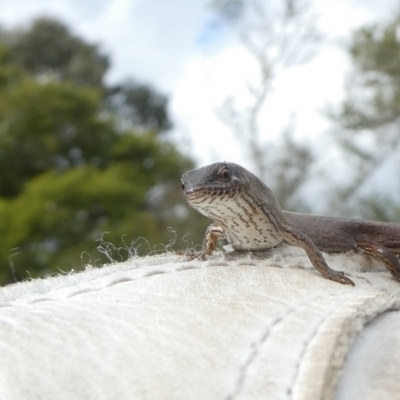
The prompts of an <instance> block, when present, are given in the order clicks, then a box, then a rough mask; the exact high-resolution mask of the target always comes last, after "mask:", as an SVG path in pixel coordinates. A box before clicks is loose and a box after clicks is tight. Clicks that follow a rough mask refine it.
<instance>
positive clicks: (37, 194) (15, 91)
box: [0, 18, 205, 284]
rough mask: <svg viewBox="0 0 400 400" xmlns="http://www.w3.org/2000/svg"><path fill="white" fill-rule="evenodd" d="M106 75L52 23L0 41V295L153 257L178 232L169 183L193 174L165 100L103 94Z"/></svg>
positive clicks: (128, 88) (177, 192)
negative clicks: (19, 283)
mask: <svg viewBox="0 0 400 400" xmlns="http://www.w3.org/2000/svg"><path fill="white" fill-rule="evenodd" d="M109 66H110V61H109V59H108V57H107V56H106V55H104V54H102V53H101V51H100V49H99V47H98V46H96V45H93V44H90V43H86V42H85V41H83V40H82V39H81V38H79V37H77V36H75V35H74V34H73V33H72V32H71V31H70V30H69V29H68V28H67V27H66V26H65V25H64V24H63V23H61V22H60V21H57V20H53V19H47V18H41V19H37V20H36V21H34V22H33V23H32V24H31V25H30V26H29V27H27V28H26V29H25V30H12V31H3V32H2V33H1V36H0V171H1V174H0V236H1V238H2V240H1V241H0V283H1V284H5V283H9V282H13V281H14V280H20V279H23V278H26V277H29V276H37V275H43V274H47V273H51V272H60V271H67V270H69V269H70V268H71V266H78V267H79V265H81V266H83V265H84V264H87V263H89V262H92V263H96V264H101V263H103V262H105V261H109V256H111V257H112V258H113V259H116V260H119V259H126V258H127V257H128V256H129V255H132V254H134V253H135V251H137V252H138V254H145V253H149V252H151V251H153V250H156V251H157V250H158V251H161V250H163V249H164V246H165V245H168V244H171V241H172V242H173V241H174V239H175V236H177V237H178V238H179V239H180V238H181V237H183V236H184V235H185V234H186V233H187V232H188V228H187V227H186V230H185V231H183V230H180V228H182V229H184V224H182V221H183V217H186V208H185V206H184V204H183V199H182V195H181V189H180V177H181V175H182V173H183V172H184V171H186V170H188V169H190V168H192V167H193V163H192V161H191V160H190V159H188V158H187V157H185V156H183V155H182V154H180V153H179V151H178V150H177V148H176V146H175V145H174V144H173V143H171V142H170V141H169V140H168V130H169V129H170V127H171V126H172V124H171V121H170V119H169V116H168V113H167V98H166V97H165V96H164V95H162V94H160V93H158V92H157V91H156V90H154V89H153V88H151V87H150V86H147V85H144V84H140V83H137V82H135V81H133V80H131V81H127V82H122V83H120V84H118V85H115V86H113V87H109V86H107V85H105V83H104V74H105V73H106V71H107V69H108V68H109ZM170 225H172V226H173V228H174V229H176V230H177V231H178V232H177V234H176V235H175V234H174V233H173V232H170V231H169V230H168V229H167V228H168V226H170ZM204 225H205V223H204V222H203V223H200V224H199V226H200V227H199V230H200V229H202V228H203V227H204ZM102 238H103V240H101V239H102ZM138 238H146V240H145V239H142V240H141V241H140V240H139V242H136V240H137V239H138ZM189 239H190V238H189ZM147 240H148V242H147ZM132 242H135V244H134V245H132ZM111 243H112V244H113V245H111ZM187 244H188V242H182V241H179V242H178V244H177V246H181V247H183V248H184V247H186V246H187ZM99 245H100V246H101V248H100V250H102V251H103V253H102V252H101V251H100V252H99V251H98V249H97V247H98V246H99ZM118 248H119V249H118ZM104 253H108V254H104ZM81 259H82V260H81Z"/></svg>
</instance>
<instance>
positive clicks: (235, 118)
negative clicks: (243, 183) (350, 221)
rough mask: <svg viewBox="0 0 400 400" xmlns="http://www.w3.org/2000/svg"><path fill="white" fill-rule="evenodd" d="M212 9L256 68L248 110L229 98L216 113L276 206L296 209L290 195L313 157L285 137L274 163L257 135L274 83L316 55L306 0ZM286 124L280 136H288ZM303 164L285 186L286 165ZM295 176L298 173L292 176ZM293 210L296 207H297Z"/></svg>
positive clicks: (219, 4) (220, 4) (227, 2)
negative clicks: (273, 196)
mask: <svg viewBox="0 0 400 400" xmlns="http://www.w3.org/2000/svg"><path fill="white" fill-rule="evenodd" d="M211 4H212V7H213V9H214V10H215V11H216V12H217V13H218V15H220V17H221V18H222V19H223V21H225V22H226V23H228V24H229V26H231V27H232V29H233V30H234V32H236V33H237V35H238V37H239V40H240V41H241V43H242V44H243V45H244V47H245V49H246V50H247V51H248V52H249V53H250V55H251V56H252V57H253V59H254V61H255V62H256V63H257V68H258V74H257V76H256V77H252V81H251V82H248V83H247V86H246V87H247V92H248V95H249V96H248V98H249V101H248V104H247V105H246V106H244V107H243V106H240V103H243V100H242V99H238V98H236V97H234V96H231V97H228V98H227V99H226V101H225V103H224V104H223V106H222V107H221V109H220V110H219V116H220V118H221V119H222V121H224V122H225V123H226V124H228V125H229V126H230V127H231V128H232V130H233V133H234V134H235V135H236V137H237V138H238V139H239V140H240V143H241V146H242V147H243V148H244V149H245V151H246V152H247V153H248V155H249V158H250V159H251V160H252V162H253V163H254V167H255V170H256V173H257V174H258V176H259V177H260V178H261V179H262V180H264V181H266V182H267V181H268V182H269V185H270V186H271V187H272V188H273V189H274V192H276V193H277V194H278V195H277V198H278V201H279V202H280V203H281V204H283V205H286V206H287V207H291V206H292V207H293V206H294V204H298V199H296V196H294V193H295V192H296V190H297V189H298V188H299V186H300V184H301V183H302V181H303V180H302V179H299V178H301V177H302V178H303V179H304V173H305V171H306V170H307V169H308V167H309V166H310V165H311V163H312V161H313V160H314V158H313V153H312V151H311V149H309V148H308V147H307V146H303V145H302V144H299V143H297V142H296V141H295V140H293V135H288V134H285V135H283V136H284V139H283V140H282V142H281V144H280V145H279V146H278V147H279V151H280V155H279V162H275V158H276V157H275V153H274V152H275V150H276V147H277V146H274V145H273V144H272V143H271V141H267V140H266V136H265V135H264V134H263V133H262V132H261V128H260V121H261V118H264V117H263V116H262V115H265V106H266V100H267V98H268V96H269V95H270V93H271V92H272V90H273V83H274V81H275V79H276V77H277V76H279V74H281V73H282V71H284V70H285V69H287V68H290V67H293V66H296V65H300V64H303V63H305V62H306V61H308V60H309V59H310V58H311V57H313V55H314V54H315V52H316V47H317V44H318V42H319V39H320V35H319V32H318V31H317V28H316V24H315V16H314V15H313V13H312V10H311V6H310V2H309V1H307V0H279V1H277V0H268V1H259V0H251V1H244V0H213V1H212V3H211ZM293 129H294V127H293V123H292V121H289V123H288V126H286V127H284V128H283V131H286V132H287V131H288V130H290V131H293ZM293 158H296V159H300V160H302V168H299V169H298V170H295V169H294V170H292V172H293V173H296V174H297V177H293V178H294V179H290V181H291V182H290V184H291V187H288V181H286V180H285V174H284V170H282V169H279V167H285V165H286V164H287V163H290V162H291V159H293ZM296 171H297V172H296ZM297 209H298V206H297Z"/></svg>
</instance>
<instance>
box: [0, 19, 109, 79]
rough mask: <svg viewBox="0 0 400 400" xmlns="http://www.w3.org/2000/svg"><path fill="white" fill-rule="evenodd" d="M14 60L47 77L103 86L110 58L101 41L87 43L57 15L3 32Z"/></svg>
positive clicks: (34, 72)
mask: <svg viewBox="0 0 400 400" xmlns="http://www.w3.org/2000/svg"><path fill="white" fill-rule="evenodd" d="M2 36H3V37H4V39H3V40H5V42H6V43H7V44H8V46H9V48H10V50H11V57H12V60H13V61H14V62H15V63H16V64H18V65H21V66H23V67H24V68H25V69H26V71H27V72H29V73H30V74H32V75H34V76H36V77H38V78H41V79H45V80H49V79H51V80H56V81H63V80H68V81H71V82H73V83H74V84H76V85H84V86H92V87H102V85H103V78H104V75H105V73H106V71H107V69H108V67H109V64H110V63H109V59H108V57H107V56H106V55H104V54H102V53H101V52H100V49H99V47H98V46H97V45H93V44H89V43H86V42H85V41H84V40H83V39H81V38H79V37H78V36H75V35H74V34H72V33H71V31H70V30H69V29H68V27H67V26H66V25H65V24H64V23H62V22H60V21H58V20H56V19H53V18H46V17H44V18H38V19H35V20H34V21H33V23H32V24H31V25H30V26H29V27H28V28H24V29H17V30H12V31H9V32H7V33H5V34H4V33H3V35H2Z"/></svg>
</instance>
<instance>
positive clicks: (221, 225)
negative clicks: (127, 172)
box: [182, 162, 400, 286]
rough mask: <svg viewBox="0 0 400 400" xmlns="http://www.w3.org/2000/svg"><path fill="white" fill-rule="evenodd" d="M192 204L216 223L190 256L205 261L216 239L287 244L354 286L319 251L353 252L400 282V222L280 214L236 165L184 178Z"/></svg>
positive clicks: (247, 245) (253, 246)
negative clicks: (379, 265)
mask: <svg viewBox="0 0 400 400" xmlns="http://www.w3.org/2000/svg"><path fill="white" fill-rule="evenodd" d="M182 188H183V191H184V195H185V198H186V200H187V202H188V203H189V205H190V206H191V207H193V208H194V209H196V210H197V211H199V212H200V213H202V214H203V215H205V216H207V217H208V218H211V219H212V220H214V223H213V224H211V225H210V226H209V227H208V229H207V231H206V233H205V236H204V241H203V249H202V251H201V252H200V253H199V254H195V255H194V254H190V255H188V257H189V258H193V257H194V256H195V257H199V258H201V259H205V258H206V257H207V256H208V255H210V254H211V253H212V252H213V251H214V249H215V247H216V245H217V240H218V239H224V240H226V241H228V242H229V243H230V244H231V245H232V247H233V248H234V249H235V250H237V251H263V250H267V249H270V248H272V247H275V246H277V245H278V244H279V243H281V242H286V243H288V244H291V245H293V246H297V247H301V248H303V249H304V250H305V251H306V253H307V255H308V257H309V259H310V261H311V263H312V264H313V266H314V267H315V268H316V269H317V270H318V271H319V272H320V273H321V275H322V276H324V277H325V278H327V279H330V280H333V281H335V282H339V283H342V284H350V285H353V286H354V282H353V281H351V280H350V279H349V278H348V277H346V276H345V275H344V274H343V273H342V272H338V271H335V270H333V269H331V268H329V266H328V265H327V264H326V261H325V260H324V257H323V255H322V254H321V251H324V252H327V253H343V252H347V251H355V252H358V253H362V254H366V255H368V256H370V257H373V258H375V259H377V260H379V261H380V262H382V263H383V264H384V265H385V266H386V268H387V269H388V270H389V271H390V273H391V274H392V276H393V277H394V279H396V280H397V281H399V282H400V262H399V260H398V258H396V256H397V257H400V224H392V223H383V222H372V221H363V220H358V219H347V218H335V217H324V216H317V215H307V214H298V213H291V212H288V211H282V210H281V208H280V206H279V204H278V202H277V201H276V199H275V197H274V195H273V193H272V192H271V190H270V189H269V188H268V187H267V186H266V185H265V184H264V183H263V182H261V181H260V180H259V179H258V178H257V177H256V176H255V175H254V174H252V173H251V172H249V171H247V170H246V169H245V168H243V167H241V166H240V165H237V164H234V163H225V162H224V163H215V164H211V165H208V166H206V167H203V168H199V169H197V170H192V171H188V172H186V173H185V174H184V175H183V176H182Z"/></svg>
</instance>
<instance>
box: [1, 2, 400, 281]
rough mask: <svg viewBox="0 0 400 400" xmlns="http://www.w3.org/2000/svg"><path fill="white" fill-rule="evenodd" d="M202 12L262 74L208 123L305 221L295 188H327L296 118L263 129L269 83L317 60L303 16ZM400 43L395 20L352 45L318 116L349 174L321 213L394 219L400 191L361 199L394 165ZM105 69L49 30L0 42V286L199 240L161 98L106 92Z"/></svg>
mask: <svg viewBox="0 0 400 400" xmlns="http://www.w3.org/2000/svg"><path fill="white" fill-rule="evenodd" d="M270 4H275V6H274V7H276V6H277V5H278V6H277V7H278V8H276V9H267V8H266V7H268V5H270ZM211 6H212V7H213V8H214V11H215V12H216V13H218V14H219V15H220V16H221V18H222V19H223V20H224V21H225V22H226V23H227V24H229V26H230V27H231V29H232V30H233V31H234V32H236V33H237V35H238V38H239V39H240V40H241V41H242V44H243V46H245V47H246V48H247V49H248V50H249V52H250V54H252V55H253V56H254V59H255V60H256V61H257V63H258V65H259V82H257V84H256V85H254V86H251V85H249V98H250V99H251V102H250V103H251V104H249V105H248V107H246V108H244V109H243V108H240V107H238V104H240V102H239V101H238V99H235V98H227V100H226V102H225V104H224V105H223V107H222V108H221V109H220V110H218V113H219V115H220V117H221V119H222V120H223V121H224V122H225V123H226V124H228V125H229V126H230V128H231V129H232V131H233V132H234V133H235V134H236V136H237V138H238V140H240V142H241V145H242V148H243V151H244V152H246V154H247V155H248V157H249V159H251V160H253V161H254V171H255V172H257V173H258V175H259V176H260V177H261V178H262V179H264V180H265V181H266V182H268V184H269V186H270V187H271V188H273V190H274V192H275V194H276V196H277V197H278V200H279V202H280V203H281V205H282V206H283V208H286V209H292V210H296V211H309V212H313V209H312V208H310V206H309V205H307V204H306V201H304V187H305V185H307V183H309V181H310V180H312V179H315V180H316V184H317V185H318V179H320V180H321V178H322V179H325V177H323V176H322V177H321V176H317V175H316V174H314V173H313V168H315V165H316V163H317V162H318V161H319V155H318V154H316V152H315V150H314V147H313V146H312V145H311V144H310V143H301V142H298V141H296V140H295V139H294V137H293V135H292V134H293V131H294V129H295V123H294V121H293V120H290V121H289V123H288V126H287V127H285V129H284V131H283V132H282V135H281V140H280V142H278V143H272V142H271V141H268V140H266V139H265V137H266V135H265V134H263V132H261V130H260V118H262V114H261V109H262V108H263V107H264V105H265V102H266V100H267V99H268V96H269V95H270V93H271V91H272V90H273V83H274V80H275V79H276V76H278V75H279V73H281V72H282V71H283V70H284V69H287V68H292V67H293V66H296V65H300V64H302V63H304V62H306V61H307V60H309V59H310V58H311V57H313V55H314V54H316V52H317V51H318V46H319V45H320V43H321V40H322V38H321V36H320V34H319V32H318V30H317V29H316V26H315V25H314V23H313V21H314V19H313V18H314V16H313V14H312V10H310V9H309V7H308V5H307V2H305V1H302V0H284V1H281V2H275V3H273V2H271V3H270V2H260V1H257V0H254V1H252V2H242V1H237V0H214V1H213V2H211ZM399 32H400V14H399V15H394V16H393V18H392V20H390V21H383V22H381V23H377V24H375V25H370V26H365V27H363V28H361V29H359V30H358V31H356V32H354V34H353V35H352V37H351V38H349V41H348V48H347V50H348V54H349V57H350V60H351V62H352V65H353V70H352V73H351V75H350V76H349V77H348V80H349V84H348V91H347V94H346V98H345V100H344V102H343V104H339V105H332V107H331V108H330V109H329V110H327V111H326V114H327V115H328V117H329V118H331V120H332V121H333V123H334V129H332V131H331V132H330V133H329V135H330V138H331V141H332V142H333V143H334V144H335V146H337V150H338V152H339V153H340V154H341V155H342V159H343V164H345V166H346V167H347V170H348V171H349V174H348V175H349V176H348V179H347V181H346V182H343V183H342V184H341V185H340V186H337V185H331V186H332V187H331V190H330V191H329V192H328V193H327V194H326V198H328V199H329V207H330V213H333V214H341V215H362V216H363V217H365V218H370V219H380V220H391V221H400V193H393V194H392V196H390V197H387V196H386V197H383V196H381V197H379V196H376V195H373V194H372V195H371V194H369V193H368V191H365V190H364V188H365V186H366V185H367V184H368V182H369V181H370V180H371V178H372V177H373V176H374V174H377V173H379V170H380V168H382V167H383V166H384V165H385V163H386V162H387V161H388V160H390V159H394V160H395V161H396V157H397V159H399V158H400V132H399V131H400V130H399V128H400V35H399ZM110 64H111V61H110V59H109V58H108V56H107V55H106V54H104V53H103V52H102V51H101V49H100V47H99V46H98V45H95V44H92V43H88V42H86V41H84V40H83V39H82V38H80V37H78V36H76V35H75V34H74V33H73V32H71V30H70V29H69V28H68V27H67V26H66V25H64V24H63V23H62V22H60V21H58V20H54V19H50V18H39V19H37V20H35V21H33V22H32V23H31V24H30V25H29V26H27V27H25V28H24V29H12V30H0V171H1V173H0V237H1V241H0V284H6V283H11V282H14V281H18V280H21V279H24V278H28V277H36V276H43V275H45V274H48V273H55V272H56V273H57V272H63V271H68V270H69V269H70V268H71V266H74V268H75V269H77V268H78V267H82V268H83V267H84V265H86V264H88V263H93V264H97V265H100V264H102V263H104V262H108V261H110V259H114V260H125V259H127V258H128V257H129V256H132V255H133V254H136V253H137V254H140V255H142V254H147V253H150V252H154V251H156V252H157V251H163V250H165V248H166V247H167V248H174V249H183V248H186V247H187V246H188V245H189V246H190V245H193V244H197V243H200V242H201V238H202V235H203V232H204V230H205V227H206V226H207V225H208V223H209V221H207V220H206V219H205V218H203V217H201V216H200V215H198V214H196V213H195V212H194V211H190V210H188V208H187V207H186V205H185V203H184V200H183V198H182V194H181V189H180V177H181V175H182V173H183V172H184V171H186V170H188V169H190V168H193V167H194V163H193V161H192V160H191V159H190V158H188V157H187V156H185V155H183V154H181V153H180V152H179V150H178V148H177V146H176V145H175V144H174V143H173V142H172V141H171V140H170V138H169V134H168V132H169V131H170V129H171V128H172V121H171V120H170V117H169V115H168V98H167V97H166V96H165V95H163V94H161V93H159V92H158V91H157V90H156V89H155V88H153V87H151V86H149V85H147V84H143V83H141V82H137V81H135V80H134V79H130V80H125V81H122V82H119V83H118V84H114V85H107V84H106V83H105V80H104V76H105V74H106V72H107V71H108V69H109V68H110ZM327 79H329V77H327ZM310 84H312V83H310ZM397 163H399V161H397ZM331 172H332V173H333V174H334V171H331ZM169 227H171V228H172V230H171V229H169ZM188 232H190V234H191V235H190V236H185V235H186V234H187V233H188Z"/></svg>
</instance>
